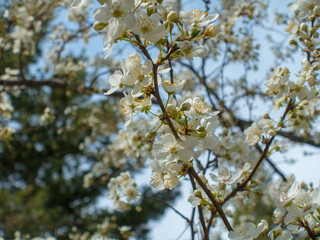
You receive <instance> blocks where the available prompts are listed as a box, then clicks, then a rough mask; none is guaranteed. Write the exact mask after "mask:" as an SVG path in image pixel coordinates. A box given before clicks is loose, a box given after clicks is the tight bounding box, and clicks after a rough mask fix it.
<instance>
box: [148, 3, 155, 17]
mask: <svg viewBox="0 0 320 240" xmlns="http://www.w3.org/2000/svg"><path fill="white" fill-rule="evenodd" d="M155 12H156V7H155V6H154V5H150V6H148V8H147V13H148V16H151V15H152V14H154V13H155Z"/></svg>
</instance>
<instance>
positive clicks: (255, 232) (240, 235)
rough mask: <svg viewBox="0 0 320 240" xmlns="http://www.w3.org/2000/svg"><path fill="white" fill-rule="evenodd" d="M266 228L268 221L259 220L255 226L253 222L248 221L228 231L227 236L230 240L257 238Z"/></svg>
mask: <svg viewBox="0 0 320 240" xmlns="http://www.w3.org/2000/svg"><path fill="white" fill-rule="evenodd" d="M267 228H268V223H267V222H266V221H265V220H261V222H260V223H259V224H258V225H257V227H256V225H254V224H253V223H251V222H248V223H245V224H244V226H243V227H241V228H240V229H238V230H237V231H232V232H229V234H228V237H229V239H232V240H251V239H255V238H257V237H258V236H259V235H260V234H261V233H262V232H263V231H264V230H266V229H267Z"/></svg>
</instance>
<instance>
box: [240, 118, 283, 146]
mask: <svg viewBox="0 0 320 240" xmlns="http://www.w3.org/2000/svg"><path fill="white" fill-rule="evenodd" d="M278 130H280V127H279V126H278V125H277V124H276V123H275V122H274V121H273V120H271V119H265V118H263V119H260V120H259V121H257V122H253V123H252V125H251V126H250V127H249V128H247V129H246V130H245V131H244V134H245V135H246V141H247V143H248V144H249V145H257V144H258V143H259V141H260V140H261V141H262V143H265V140H267V139H268V137H273V136H275V135H276V134H277V131H278Z"/></svg>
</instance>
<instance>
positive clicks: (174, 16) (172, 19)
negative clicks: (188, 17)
mask: <svg viewBox="0 0 320 240" xmlns="http://www.w3.org/2000/svg"><path fill="white" fill-rule="evenodd" d="M167 20H168V21H169V22H178V21H179V14H178V13H177V12H176V11H171V12H169V14H168V16H167Z"/></svg>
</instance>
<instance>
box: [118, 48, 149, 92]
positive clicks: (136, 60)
mask: <svg viewBox="0 0 320 240" xmlns="http://www.w3.org/2000/svg"><path fill="white" fill-rule="evenodd" d="M123 64H124V66H125V67H126V69H127V72H126V73H125V74H124V78H123V79H122V80H123V82H122V83H123V84H124V85H128V86H134V87H133V92H132V94H133V95H136V94H138V93H140V91H141V88H142V87H145V86H148V85H149V84H150V83H151V80H152V77H151V76H150V75H149V74H150V73H151V71H152V62H151V61H150V60H149V59H147V60H146V61H145V63H144V64H143V65H142V64H141V57H140V55H139V54H138V53H133V54H131V55H129V59H128V60H127V61H124V62H123Z"/></svg>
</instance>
